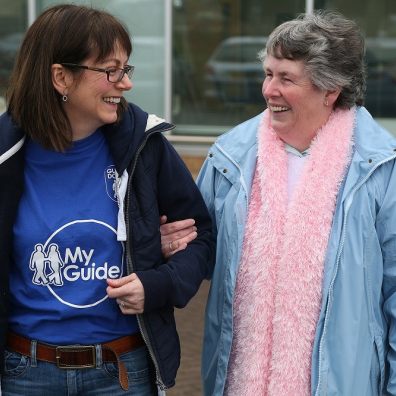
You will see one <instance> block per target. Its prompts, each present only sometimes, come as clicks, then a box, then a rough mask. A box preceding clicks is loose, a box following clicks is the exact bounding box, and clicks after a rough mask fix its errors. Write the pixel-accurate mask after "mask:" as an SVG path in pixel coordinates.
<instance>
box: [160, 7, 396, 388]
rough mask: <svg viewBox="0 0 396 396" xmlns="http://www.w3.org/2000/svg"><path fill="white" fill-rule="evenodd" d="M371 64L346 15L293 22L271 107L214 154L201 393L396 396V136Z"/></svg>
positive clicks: (279, 57) (273, 52)
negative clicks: (369, 91) (369, 72)
mask: <svg viewBox="0 0 396 396" xmlns="http://www.w3.org/2000/svg"><path fill="white" fill-rule="evenodd" d="M363 57H364V40H363V38H362V36H361V34H360V32H359V29H358V27H357V26H356V24H355V23H354V22H353V21H351V20H348V19H346V18H344V17H343V16H341V15H340V14H337V13H330V12H328V13H325V12H317V13H314V14H312V15H302V16H300V17H298V18H297V19H295V20H293V21H289V22H285V23H283V24H282V25H280V26H279V27H277V28H276V29H275V30H274V31H273V32H272V33H271V35H270V37H269V40H268V42H267V48H266V51H265V52H263V53H261V54H260V58H261V60H262V61H263V66H264V71H265V79H264V82H263V88H262V92H263V95H264V98H265V100H266V102H267V106H268V108H267V110H265V111H264V112H263V113H262V114H259V115H258V116H256V117H254V118H252V119H250V120H248V121H246V122H244V123H243V124H241V125H238V126H237V127H235V128H233V129H232V130H231V131H229V132H228V133H226V134H225V135H223V136H221V137H220V138H219V139H218V140H217V141H216V143H215V144H214V146H213V147H212V149H211V150H210V153H209V156H208V158H207V160H206V162H205V164H204V166H203V168H202V170H201V173H200V175H199V177H198V185H199V187H200V190H201V192H202V194H203V196H204V199H205V202H206V205H207V206H208V208H209V211H210V213H211V214H212V218H213V220H214V225H215V233H216V235H217V256H216V265H215V268H214V272H213V275H212V284H211V290H210V295H209V300H208V305H207V309H206V323H205V337H204V346H203V366H202V376H203V382H204V393H205V395H222V394H227V395H238V396H239V395H256V394H257V395H275V396H284V395H304V396H305V395H348V396H354V395H356V396H361V395H380V394H381V395H382V394H388V393H389V394H396V361H395V359H396V351H395V345H396V326H395V325H396V322H395V315H396V265H395V259H396V178H395V174H394V173H395V172H394V168H395V158H396V142H395V140H394V139H393V138H392V137H391V136H390V135H389V134H388V133H387V132H386V131H385V130H383V129H382V128H381V127H380V126H379V125H378V124H377V123H376V122H375V121H374V120H373V118H372V117H371V115H370V114H369V113H368V112H367V110H366V109H365V108H364V107H362V105H363V97H364V89H365V71H364V60H363ZM169 227H170V226H169V225H168V226H165V225H164V226H163V227H162V228H163V230H162V234H163V239H165V238H168V239H170V238H172V235H169V232H168V228H169ZM174 245H175V246H176V242H175V243H174Z"/></svg>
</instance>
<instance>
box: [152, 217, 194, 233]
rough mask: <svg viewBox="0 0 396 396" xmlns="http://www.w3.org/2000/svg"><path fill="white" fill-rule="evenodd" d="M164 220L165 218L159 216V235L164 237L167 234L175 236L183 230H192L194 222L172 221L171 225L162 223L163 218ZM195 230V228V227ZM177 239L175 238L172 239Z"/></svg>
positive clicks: (190, 220)
mask: <svg viewBox="0 0 396 396" xmlns="http://www.w3.org/2000/svg"><path fill="white" fill-rule="evenodd" d="M164 217H165V218H166V216H161V218H160V222H161V224H162V225H161V227H160V231H161V235H162V236H166V235H169V234H176V233H183V230H186V229H187V230H188V229H190V230H191V229H192V228H193V227H195V226H194V224H195V220H194V219H185V220H179V221H174V222H173V223H166V224H164V223H162V221H163V218H164ZM195 230H196V227H195ZM182 236H183V235H181V236H180V237H182ZM174 239H177V238H174Z"/></svg>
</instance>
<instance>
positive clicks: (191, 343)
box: [166, 281, 210, 396]
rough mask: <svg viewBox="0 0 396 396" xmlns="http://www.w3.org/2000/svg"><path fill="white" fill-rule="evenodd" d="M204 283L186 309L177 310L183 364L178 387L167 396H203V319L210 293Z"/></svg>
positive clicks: (178, 374)
mask: <svg viewBox="0 0 396 396" xmlns="http://www.w3.org/2000/svg"><path fill="white" fill-rule="evenodd" d="M209 285H210V283H209V282H208V281H204V282H203V283H202V285H201V287H200V289H199V291H198V293H197V294H196V295H195V296H194V297H193V299H192V300H191V301H190V302H189V304H188V305H187V307H186V308H184V309H175V316H176V324H177V329H178V332H179V336H180V342H181V364H180V368H179V371H178V373H177V378H176V385H175V386H174V387H173V388H171V389H169V390H167V391H166V395H167V396H201V395H202V387H201V378H200V366H201V350H202V335H203V319H204V312H205V305H206V299H207V296H208V292H209Z"/></svg>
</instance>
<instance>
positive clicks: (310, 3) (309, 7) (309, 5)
mask: <svg viewBox="0 0 396 396" xmlns="http://www.w3.org/2000/svg"><path fill="white" fill-rule="evenodd" d="M313 11H314V0H305V12H306V13H307V14H312V13H313Z"/></svg>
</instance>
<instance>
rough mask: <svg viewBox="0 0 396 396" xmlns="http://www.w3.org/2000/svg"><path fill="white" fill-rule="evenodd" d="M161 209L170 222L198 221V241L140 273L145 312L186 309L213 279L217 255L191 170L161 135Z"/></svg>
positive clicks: (159, 152) (159, 199)
mask: <svg viewBox="0 0 396 396" xmlns="http://www.w3.org/2000/svg"><path fill="white" fill-rule="evenodd" d="M157 138H158V139H159V142H158V144H159V151H158V155H159V157H160V161H159V167H158V180H157V181H158V206H159V211H160V214H166V215H167V217H168V221H169V222H172V221H176V220H182V219H186V218H193V219H195V225H196V227H197V233H198V236H197V238H196V239H195V240H194V241H192V242H190V243H189V244H188V246H187V248H186V249H185V250H183V251H180V252H177V253H176V254H174V255H173V256H171V258H169V259H168V261H167V262H166V263H163V265H160V266H158V267H157V268H153V269H151V270H148V271H137V272H136V274H137V275H138V277H139V279H140V280H141V282H142V284H143V287H144V290H145V307H144V310H145V311H146V312H147V311H150V310H153V309H157V308H161V307H163V306H165V305H172V306H176V307H178V308H182V307H184V306H185V305H186V304H187V303H188V301H189V300H190V299H191V298H192V297H193V296H194V294H195V293H196V292H197V291H198V288H199V286H200V285H201V283H202V281H203V280H204V279H205V278H209V276H210V274H211V272H212V267H213V262H214V253H215V243H214V238H213V234H212V224H211V220H210V216H209V213H208V210H207V208H206V205H205V202H204V200H203V199H202V196H201V194H200V192H199V190H198V187H197V185H196V184H195V182H194V180H193V178H192V176H191V174H190V172H189V170H188V169H187V167H186V166H185V164H184V162H183V161H182V159H181V158H180V157H179V155H178V154H177V152H176V151H175V149H174V148H173V147H172V145H171V144H170V143H169V142H168V141H167V139H166V138H164V137H163V136H162V135H158V137H157Z"/></svg>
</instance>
